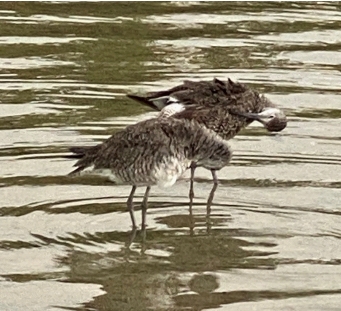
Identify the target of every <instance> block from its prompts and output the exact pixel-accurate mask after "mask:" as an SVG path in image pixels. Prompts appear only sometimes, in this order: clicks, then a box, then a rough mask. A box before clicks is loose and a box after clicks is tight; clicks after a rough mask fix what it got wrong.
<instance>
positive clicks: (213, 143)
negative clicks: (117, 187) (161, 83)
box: [68, 103, 232, 229]
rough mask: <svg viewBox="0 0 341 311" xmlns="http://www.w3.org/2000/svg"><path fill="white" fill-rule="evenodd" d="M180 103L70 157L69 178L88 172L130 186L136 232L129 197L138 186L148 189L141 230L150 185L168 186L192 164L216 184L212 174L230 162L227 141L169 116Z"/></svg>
mask: <svg viewBox="0 0 341 311" xmlns="http://www.w3.org/2000/svg"><path fill="white" fill-rule="evenodd" d="M179 108H180V110H182V109H183V106H182V105H179V104H177V103H173V104H171V105H169V106H167V107H166V108H164V109H163V110H162V112H161V113H160V115H159V117H158V118H153V119H149V120H145V121H142V122H139V123H136V124H134V125H130V126H128V127H126V128H125V129H124V130H122V131H119V132H117V133H115V134H114V135H112V136H111V137H110V138H108V139H107V140H106V141H104V142H103V143H101V144H98V145H95V146H93V147H73V148H70V151H71V152H73V153H74V154H73V155H71V156H68V157H69V158H79V160H78V161H77V163H76V164H75V165H74V166H76V167H77V168H76V169H75V170H74V171H72V172H71V173H70V174H69V175H77V174H81V173H85V172H86V171H87V170H89V173H92V174H97V175H102V176H105V177H108V178H109V179H110V180H111V181H114V182H115V183H118V184H130V185H132V190H131V192H130V195H129V197H128V200H127V207H128V211H129V213H130V217H131V221H132V225H133V228H134V229H135V228H136V221H135V217H134V205H133V197H134V193H135V190H136V188H137V187H139V186H144V187H146V191H145V194H144V197H143V200H142V204H141V209H142V229H145V224H146V211H147V202H148V196H149V191H150V189H151V186H153V185H158V186H161V187H170V186H172V185H173V184H174V183H175V182H176V181H177V179H178V178H179V177H180V176H181V175H182V174H183V173H184V172H185V171H186V170H187V169H188V168H189V166H190V165H191V163H195V164H196V165H197V166H203V167H205V168H206V169H210V170H211V172H212V176H213V179H214V182H215V184H217V176H216V171H217V170H219V169H221V168H222V167H224V166H226V165H227V164H228V163H229V161H230V159H231V155H232V154H231V150H230V148H229V146H228V144H227V142H226V141H225V140H224V139H222V138H221V137H220V136H219V135H218V134H217V133H215V132H214V131H212V130H210V129H208V128H206V127H205V126H203V125H201V124H200V123H198V122H197V121H195V120H187V119H175V118H173V117H170V116H171V115H172V114H173V113H175V112H176V111H179Z"/></svg>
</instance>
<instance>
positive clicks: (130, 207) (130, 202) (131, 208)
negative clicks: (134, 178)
mask: <svg viewBox="0 0 341 311" xmlns="http://www.w3.org/2000/svg"><path fill="white" fill-rule="evenodd" d="M135 191H136V186H133V188H132V189H131V192H130V195H129V198H128V201H127V207H128V211H129V214H130V218H131V222H132V224H133V229H136V228H137V227H136V221H135V217H134V204H133V198H134V194H135Z"/></svg>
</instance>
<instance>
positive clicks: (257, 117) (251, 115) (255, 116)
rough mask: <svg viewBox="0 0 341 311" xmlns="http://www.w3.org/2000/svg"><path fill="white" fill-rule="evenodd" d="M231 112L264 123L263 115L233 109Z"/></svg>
mask: <svg viewBox="0 0 341 311" xmlns="http://www.w3.org/2000/svg"><path fill="white" fill-rule="evenodd" d="M233 114H235V115H238V116H241V117H244V118H247V119H251V120H255V121H259V122H260V123H263V124H264V120H263V118H265V116H262V115H259V114H258V113H252V112H236V111H234V112H233Z"/></svg>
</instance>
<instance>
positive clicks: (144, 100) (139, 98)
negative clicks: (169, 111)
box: [127, 94, 160, 110]
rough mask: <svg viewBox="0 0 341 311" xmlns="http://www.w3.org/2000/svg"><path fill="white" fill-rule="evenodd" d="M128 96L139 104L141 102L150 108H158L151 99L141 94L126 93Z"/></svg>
mask: <svg viewBox="0 0 341 311" xmlns="http://www.w3.org/2000/svg"><path fill="white" fill-rule="evenodd" d="M127 97H128V98H131V99H133V100H135V101H137V102H139V103H140V104H143V105H145V106H147V107H149V108H152V109H154V110H160V109H158V107H157V106H156V105H155V104H154V103H153V101H151V100H149V99H148V97H143V96H138V95H132V94H127Z"/></svg>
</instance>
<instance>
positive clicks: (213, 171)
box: [206, 169, 218, 227]
mask: <svg viewBox="0 0 341 311" xmlns="http://www.w3.org/2000/svg"><path fill="white" fill-rule="evenodd" d="M211 173H212V178H213V187H212V189H211V192H210V195H209V197H208V200H207V207H206V222H207V225H208V226H209V227H210V216H211V206H212V202H213V198H214V193H215V191H216V190H217V188H218V178H217V173H216V170H214V169H211Z"/></svg>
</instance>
